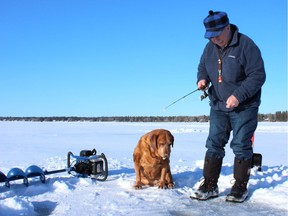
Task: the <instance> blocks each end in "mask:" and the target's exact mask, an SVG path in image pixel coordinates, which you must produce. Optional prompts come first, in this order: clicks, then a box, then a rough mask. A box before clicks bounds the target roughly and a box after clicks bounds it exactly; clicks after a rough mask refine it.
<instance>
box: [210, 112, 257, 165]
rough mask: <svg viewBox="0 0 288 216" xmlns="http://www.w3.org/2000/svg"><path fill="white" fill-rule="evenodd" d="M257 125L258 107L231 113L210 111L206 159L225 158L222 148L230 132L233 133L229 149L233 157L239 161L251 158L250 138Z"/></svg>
mask: <svg viewBox="0 0 288 216" xmlns="http://www.w3.org/2000/svg"><path fill="white" fill-rule="evenodd" d="M257 123H258V107H249V108H245V109H243V110H235V111H232V112H223V111H218V110H213V109H211V110H210V128H209V135H208V138H207V141H206V148H207V151H206V157H212V158H223V157H224V156H225V149H224V147H225V146H226V144H227V143H228V141H229V138H230V132H231V131H233V139H232V140H231V142H230V147H231V148H232V150H233V152H234V154H235V157H236V158H237V159H239V160H248V159H250V158H252V156H253V147H252V141H251V138H252V136H253V133H254V132H255V130H256V128H257Z"/></svg>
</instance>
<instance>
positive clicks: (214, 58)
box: [197, 24, 266, 111]
mask: <svg viewBox="0 0 288 216" xmlns="http://www.w3.org/2000/svg"><path fill="white" fill-rule="evenodd" d="M231 30H232V32H233V36H232V39H231V42H230V44H229V45H228V46H226V47H225V48H224V50H223V51H222V53H221V52H220V53H221V54H220V56H221V57H222V80H223V81H222V83H219V82H218V54H217V49H219V47H218V46H217V45H215V44H214V43H213V42H212V41H209V42H208V44H207V45H206V47H205V49H204V51H203V54H202V56H201V59H200V63H199V66H198V74H197V80H198V81H197V82H199V81H200V80H202V79H205V80H207V82H208V83H209V84H210V87H209V90H208V94H209V99H210V106H211V108H212V109H215V110H222V111H232V110H234V109H227V108H226V101H227V99H228V97H230V96H231V95H234V96H235V97H236V98H237V99H238V101H239V106H238V107H237V108H235V109H243V108H245V107H251V106H253V107H258V106H259V105H260V102H261V101H260V97H261V87H262V85H263V84H264V82H265V79H266V74H265V69H264V62H263V59H262V57H261V53H260V50H259V48H258V47H257V46H256V44H255V43H254V42H253V41H252V40H251V39H250V38H249V37H247V36H246V35H244V34H241V33H239V32H238V28H237V27H236V26H235V25H232V24H231Z"/></svg>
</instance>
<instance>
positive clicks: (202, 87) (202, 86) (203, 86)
mask: <svg viewBox="0 0 288 216" xmlns="http://www.w3.org/2000/svg"><path fill="white" fill-rule="evenodd" d="M197 86H198V89H199V90H207V89H208V84H207V81H206V80H200V81H199V82H198V83H197Z"/></svg>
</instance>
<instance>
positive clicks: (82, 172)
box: [0, 149, 108, 188]
mask: <svg viewBox="0 0 288 216" xmlns="http://www.w3.org/2000/svg"><path fill="white" fill-rule="evenodd" d="M61 172H68V174H71V175H72V176H76V177H82V178H86V177H90V178H91V179H92V180H98V181H105V180H106V179H107V177H108V162H107V159H106V156H105V155H104V154H103V153H101V154H100V155H97V151H96V150H95V149H93V150H82V151H81V152H80V156H78V155H74V154H73V153H72V152H68V155H67V168H65V169H59V170H52V171H47V170H43V169H41V168H40V167H38V166H36V165H31V166H29V167H28V168H27V169H26V170H25V172H24V171H23V170H21V169H20V168H17V167H15V168H12V169H11V170H10V171H9V172H8V174H7V175H5V174H4V173H2V172H1V171H0V182H3V183H5V186H6V187H8V188H10V181H15V180H21V179H22V180H23V184H24V185H26V186H28V185H29V182H28V178H34V177H40V180H41V182H42V183H43V184H44V183H45V182H46V178H45V175H51V174H55V173H61Z"/></svg>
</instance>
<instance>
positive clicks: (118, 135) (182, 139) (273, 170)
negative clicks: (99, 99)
mask: <svg viewBox="0 0 288 216" xmlns="http://www.w3.org/2000/svg"><path fill="white" fill-rule="evenodd" d="M156 128H165V129H168V130H170V131H171V132H172V133H173V135H174V137H175V143H174V148H173V149H172V153H171V169H172V175H173V178H174V181H175V183H176V188H175V189H173V190H168V189H167V190H162V189H158V188H155V187H145V188H144V189H143V190H134V189H133V187H132V186H133V184H134V181H135V172H134V168H133V160H132V153H133V150H134V148H135V146H136V144H137V142H138V140H139V138H140V136H142V135H143V134H144V133H146V132H148V131H150V130H153V129H156ZM208 129H209V124H208V123H119V122H118V123H117V122H105V123H104V122H0V146H1V150H0V171H1V172H3V173H4V174H7V173H8V172H9V170H10V169H12V168H14V167H18V168H20V169H22V170H25V169H26V168H27V167H29V166H30V165H37V166H39V167H41V168H43V169H47V170H48V171H51V170H57V169H63V168H66V160H67V153H68V152H69V151H72V152H73V153H74V154H76V155H79V152H80V151H81V150H83V149H93V148H96V149H97V151H98V153H102V152H103V153H104V154H105V155H106V157H107V159H108V167H109V175H108V179H107V180H106V181H104V182H99V181H92V180H91V179H89V178H77V177H73V176H71V175H69V174H68V173H65V172H63V173H58V174H53V175H47V176H46V178H47V181H46V183H45V184H43V183H41V181H40V180H39V178H38V177H37V178H29V186H28V187H26V186H25V185H23V184H22V180H17V181H11V182H10V183H11V188H10V189H8V188H7V187H6V186H5V185H4V183H0V215H1V216H2V215H3V216H4V215H5V216H7V215H8V216H10V215H11V216H12V215H13V216H14V215H29V216H30V215H41V216H42V215H57V216H58V215H65V216H66V215H70V216H79V215H117V216H118V215H133V216H134V215H135V216H137V215H148V214H151V215H181V216H186V215H201V216H202V215H243V216H244V215H245V216H246V215H253V216H254V215H265V216H266V215H279V216H280V215H281V216H283V215H287V214H288V181H287V176H288V169H287V165H288V161H287V134H288V126H287V123H279V122H275V123H268V122H260V123H259V125H258V128H257V131H256V134H255V147H254V149H255V152H257V153H261V154H262V155H263V167H262V169H263V171H262V172H258V171H257V169H256V168H254V169H253V170H252V173H251V178H250V181H249V198H248V200H247V201H246V202H244V203H242V204H235V203H227V202H225V196H226V194H227V193H229V191H230V188H231V186H232V183H233V181H232V180H233V166H232V165H233V158H234V155H233V153H232V150H231V149H230V148H229V144H227V146H226V157H225V159H224V164H223V167H222V171H221V176H220V179H219V191H220V197H219V198H216V199H212V200H209V201H197V200H191V199H189V196H190V194H191V193H192V192H193V190H195V189H196V188H198V185H199V184H200V182H199V180H200V179H201V177H202V171H203V170H202V167H203V157H204V154H205V150H206V149H205V140H206V138H207V135H208Z"/></svg>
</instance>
